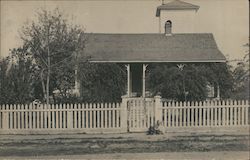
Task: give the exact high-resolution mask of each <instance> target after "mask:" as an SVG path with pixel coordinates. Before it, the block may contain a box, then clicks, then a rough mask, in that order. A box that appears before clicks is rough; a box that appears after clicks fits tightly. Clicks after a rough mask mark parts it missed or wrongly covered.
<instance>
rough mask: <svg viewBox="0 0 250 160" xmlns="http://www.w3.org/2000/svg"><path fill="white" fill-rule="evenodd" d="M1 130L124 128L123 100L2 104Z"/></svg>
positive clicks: (40, 131) (38, 131) (111, 129)
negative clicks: (122, 117)
mask: <svg viewBox="0 0 250 160" xmlns="http://www.w3.org/2000/svg"><path fill="white" fill-rule="evenodd" d="M0 107H1V109H0V134H1V133H3V134H8V133H51V132H54V133H68V132H72V133H88V132H91V133H93V132H98V133H101V132H120V128H121V106H120V103H112V104H111V103H104V104H103V103H101V104H100V103H98V104H91V103H90V104H67V105H66V104H60V105H48V106H47V105H38V106H36V105H2V106H0Z"/></svg>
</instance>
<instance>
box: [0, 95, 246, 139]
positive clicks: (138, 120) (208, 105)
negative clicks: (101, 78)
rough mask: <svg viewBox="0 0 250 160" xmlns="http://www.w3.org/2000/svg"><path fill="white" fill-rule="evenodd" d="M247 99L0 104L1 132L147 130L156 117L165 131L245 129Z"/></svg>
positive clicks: (41, 132)
mask: <svg viewBox="0 0 250 160" xmlns="http://www.w3.org/2000/svg"><path fill="white" fill-rule="evenodd" d="M248 117H249V102H248V101H247V100H246V101H231V100H228V101H204V102H164V101H162V99H161V97H160V96H156V97H154V98H146V99H145V98H126V97H123V99H122V102H121V103H96V104H95V103H93V104H92V103H89V104H59V105H48V106H47V105H37V106H36V105H19V104H18V105H1V106H0V134H58V133H60V134H61V133H121V132H127V131H129V132H145V131H147V130H148V128H149V127H150V126H155V124H156V122H157V121H158V122H160V123H161V125H162V126H161V127H162V128H164V130H165V131H167V132H169V131H175V132H176V131H187V130H188V129H189V131H191V132H194V131H195V132H196V131H201V130H204V131H206V132H207V131H211V130H213V129H214V130H218V129H232V130H238V129H236V128H244V129H246V128H247V127H248V126H249V119H248Z"/></svg>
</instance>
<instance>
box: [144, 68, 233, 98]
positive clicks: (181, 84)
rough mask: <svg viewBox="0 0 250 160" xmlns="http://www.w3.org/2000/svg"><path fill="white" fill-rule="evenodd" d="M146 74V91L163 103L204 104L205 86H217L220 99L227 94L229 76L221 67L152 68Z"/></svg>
mask: <svg viewBox="0 0 250 160" xmlns="http://www.w3.org/2000/svg"><path fill="white" fill-rule="evenodd" d="M178 66H179V67H178ZM149 70H150V71H149V74H148V84H150V86H149V89H150V90H151V92H152V93H153V94H156V93H157V92H161V94H162V97H164V98H167V99H174V100H181V101H185V100H192V101H193V100H204V99H206V97H207V85H208V84H212V85H214V86H216V85H219V86H220V89H221V93H222V94H221V97H222V98H227V97H229V96H230V93H231V89H232V82H233V81H232V75H231V72H230V70H229V68H228V65H227V64H225V63H210V64H204V63H203V64H202V63H200V64H182V65H177V64H155V65H151V67H150V68H149Z"/></svg>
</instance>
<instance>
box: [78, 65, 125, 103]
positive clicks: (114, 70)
mask: <svg viewBox="0 0 250 160" xmlns="http://www.w3.org/2000/svg"><path fill="white" fill-rule="evenodd" d="M79 79H80V82H81V84H80V85H81V97H82V101H84V102H115V101H119V100H121V96H122V95H124V94H125V84H126V72H125V70H124V68H122V66H120V65H118V64H105V63H103V64H94V63H89V62H86V63H81V64H80V65H79Z"/></svg>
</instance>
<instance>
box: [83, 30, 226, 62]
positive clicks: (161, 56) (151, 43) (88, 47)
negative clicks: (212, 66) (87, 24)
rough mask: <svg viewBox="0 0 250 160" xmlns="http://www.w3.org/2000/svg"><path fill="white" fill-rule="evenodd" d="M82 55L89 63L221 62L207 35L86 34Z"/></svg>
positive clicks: (215, 46)
mask: <svg viewBox="0 0 250 160" xmlns="http://www.w3.org/2000/svg"><path fill="white" fill-rule="evenodd" d="M83 55H84V57H88V61H90V62H115V63H133V62H148V63H153V62H225V57H224V55H223V54H222V53H221V52H220V50H219V49H218V47H217V45H216V42H215V40H214V37H213V35H212V34H210V33H193V34H191V33H190V34H173V35H171V36H166V35H164V34H155V33H151V34H103V33H86V43H85V49H84V52H83Z"/></svg>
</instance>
